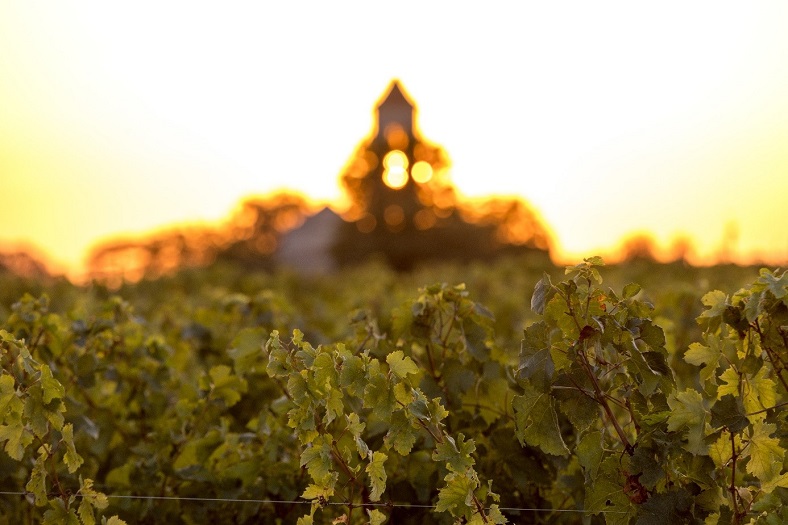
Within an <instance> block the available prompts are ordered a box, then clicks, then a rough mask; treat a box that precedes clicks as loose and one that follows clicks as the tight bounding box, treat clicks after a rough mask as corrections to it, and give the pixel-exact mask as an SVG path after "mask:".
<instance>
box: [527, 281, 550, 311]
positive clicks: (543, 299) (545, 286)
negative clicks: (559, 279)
mask: <svg viewBox="0 0 788 525" xmlns="http://www.w3.org/2000/svg"><path fill="white" fill-rule="evenodd" d="M554 294H555V289H554V288H553V283H551V282H550V276H549V275H547V274H546V273H545V274H544V275H543V276H542V279H541V280H540V281H539V282H537V283H536V286H535V287H534V294H533V295H532V296H531V310H533V311H534V313H536V314H537V315H543V314H544V309H545V306H546V305H547V303H548V302H549V301H550V299H551V298H552V296H553V295H554Z"/></svg>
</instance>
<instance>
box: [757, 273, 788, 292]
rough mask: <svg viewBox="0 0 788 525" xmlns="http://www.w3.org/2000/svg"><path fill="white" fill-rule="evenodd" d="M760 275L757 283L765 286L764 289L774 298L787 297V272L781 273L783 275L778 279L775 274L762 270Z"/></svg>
mask: <svg viewBox="0 0 788 525" xmlns="http://www.w3.org/2000/svg"><path fill="white" fill-rule="evenodd" d="M760 274H761V275H760V277H759V278H758V281H757V282H759V283H762V284H763V285H765V287H766V289H767V290H769V291H770V292H771V293H772V295H774V297H776V298H777V299H782V298H783V297H785V296H786V295H788V272H783V274H782V275H781V276H779V277H778V276H777V275H776V274H774V273H772V272H770V271H769V270H767V269H766V268H763V269H761V271H760Z"/></svg>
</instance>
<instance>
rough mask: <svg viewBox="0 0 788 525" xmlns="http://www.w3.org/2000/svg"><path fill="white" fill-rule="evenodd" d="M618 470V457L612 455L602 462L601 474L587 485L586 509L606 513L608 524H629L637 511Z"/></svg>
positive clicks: (596, 512)
mask: <svg viewBox="0 0 788 525" xmlns="http://www.w3.org/2000/svg"><path fill="white" fill-rule="evenodd" d="M618 472H619V463H618V457H615V456H611V457H609V458H607V459H606V460H605V461H603V462H602V464H601V465H600V471H599V476H598V477H597V478H596V479H595V480H594V481H593V483H591V484H590V485H588V486H587V487H586V495H585V509H586V510H587V511H589V512H591V513H593V514H599V513H604V517H605V522H606V523H607V525H628V524H629V523H630V520H631V519H632V517H633V516H635V513H636V511H635V509H634V505H633V504H632V502H631V501H630V500H629V497H628V496H627V495H626V493H625V492H624V483H623V480H621V479H620V478H621V476H620V474H619V473H618Z"/></svg>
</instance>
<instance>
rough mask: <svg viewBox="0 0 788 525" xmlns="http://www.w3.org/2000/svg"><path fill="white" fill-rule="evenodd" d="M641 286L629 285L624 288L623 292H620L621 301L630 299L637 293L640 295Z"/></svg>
mask: <svg viewBox="0 0 788 525" xmlns="http://www.w3.org/2000/svg"><path fill="white" fill-rule="evenodd" d="M640 290H641V286H640V285H639V284H637V283H629V284H628V285H626V286H625V287H624V290H623V291H622V292H621V295H622V299H632V298H633V297H635V296H636V295H637V294H638V293H640Z"/></svg>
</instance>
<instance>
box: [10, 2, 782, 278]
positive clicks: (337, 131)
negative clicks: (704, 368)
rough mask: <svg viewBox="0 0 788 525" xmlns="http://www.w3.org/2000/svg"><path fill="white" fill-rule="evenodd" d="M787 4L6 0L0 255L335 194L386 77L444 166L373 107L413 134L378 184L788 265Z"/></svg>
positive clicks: (81, 250)
mask: <svg viewBox="0 0 788 525" xmlns="http://www.w3.org/2000/svg"><path fill="white" fill-rule="evenodd" d="M414 13H417V14H418V15H417V16H414ZM381 20H385V21H386V26H387V27H408V28H409V31H410V32H411V33H412V34H418V35H420V37H419V38H418V39H407V38H386V37H385V35H382V34H381V32H380V27H381V26H380V21H381ZM786 21H788V3H786V2H783V1H780V0H763V1H759V2H755V3H719V2H717V3H709V2H689V3H688V2H678V1H675V0H669V1H667V2H661V3H660V4H659V5H653V4H650V3H640V2H623V1H618V0H616V1H613V2H608V3H603V4H598V3H593V4H589V3H583V2H570V7H569V8H567V7H566V6H564V5H558V4H554V3H550V2H533V3H527V2H526V3H522V2H503V3H495V4H494V5H490V6H487V5H485V6H483V7H480V8H478V9H470V8H467V7H465V6H464V5H460V4H457V5H446V4H443V3H424V2H416V1H415V0H403V1H402V2H400V3H398V4H397V9H394V10H392V9H390V8H388V7H387V6H386V5H383V4H380V5H378V4H370V5H368V6H365V8H364V9H362V10H359V9H358V6H356V5H355V4H352V3H348V2H345V1H344V0H338V2H332V3H319V2H309V1H308V2H306V5H304V3H286V2H285V3H268V2H248V1H241V2H233V3H230V4H226V5H225V4H218V3H201V2H197V3H194V2H186V1H183V0H173V1H171V2H163V3H162V2H151V1H149V0H143V1H142V2H135V3H134V4H126V3H122V2H102V1H99V0H79V1H77V2H51V3H45V2H41V1H39V0H30V1H22V0H19V1H15V0H11V1H6V2H0V50H1V51H0V71H2V72H3V74H2V80H0V101H2V103H0V195H2V196H3V205H2V206H0V225H2V227H1V228H0V251H14V250H15V247H19V246H31V245H32V246H33V247H34V251H36V252H38V253H43V254H44V255H45V257H46V258H47V259H48V260H49V262H50V264H52V268H54V269H62V270H64V271H67V272H68V274H69V275H70V276H72V277H75V278H80V277H81V276H82V277H84V274H85V267H86V265H87V262H88V260H87V258H88V254H89V253H90V250H91V246H93V245H95V244H96V243H97V242H99V240H106V239H112V238H116V237H117V236H119V235H120V236H122V237H124V238H125V237H129V238H132V237H133V238H139V237H141V236H144V235H147V234H149V233H150V232H158V231H161V230H162V229H165V230H166V229H168V228H171V227H173V226H174V225H184V224H198V225H215V224H217V223H221V222H222V221H226V220H227V219H228V217H229V216H230V215H231V213H232V210H233V209H234V208H235V206H236V205H237V203H238V202H240V201H242V200H243V199H244V198H245V197H246V196H248V195H250V194H258V195H259V194H269V193H272V192H275V191H277V190H280V189H283V188H290V189H293V190H297V191H301V192H304V193H305V194H306V195H307V197H308V198H309V199H310V201H311V202H313V203H316V204H317V203H322V204H332V205H334V206H336V208H337V209H339V210H340V211H341V209H342V207H343V206H344V207H347V206H348V203H347V202H343V200H342V199H343V194H342V188H341V186H340V184H339V175H340V173H342V171H343V170H344V169H345V168H346V167H348V166H347V161H348V158H350V157H351V156H352V154H353V153H354V151H355V149H354V148H356V147H357V146H358V144H359V143H360V142H361V141H363V140H365V138H369V133H370V126H371V124H372V122H373V121H372V119H371V117H372V116H373V115H374V111H375V103H376V101H377V100H378V97H380V96H381V94H382V91H383V90H384V89H385V88H386V86H388V85H389V83H390V82H391V80H392V79H394V78H397V79H399V80H400V81H401V82H402V85H403V86H404V88H405V89H406V90H407V93H408V95H409V96H410V97H411V98H412V100H413V102H414V103H415V104H416V105H417V109H418V113H417V115H416V122H417V124H418V130H419V132H420V135H419V137H427V138H429V139H430V140H434V141H435V142H436V144H439V145H440V146H441V147H442V148H443V149H444V150H445V152H446V153H447V155H448V160H450V166H448V168H450V171H448V170H447V169H446V168H447V167H445V166H440V167H439V164H438V163H436V162H435V159H433V158H431V157H430V156H431V155H432V153H431V150H430V148H429V147H428V146H429V145H422V144H415V142H416V141H414V140H411V139H409V138H408V136H407V133H405V132H404V130H402V129H399V130H398V129H397V128H396V127H392V128H390V129H385V127H384V129H383V130H382V131H383V135H384V136H383V137H381V147H387V148H388V149H389V150H390V153H389V154H391V153H393V152H396V151H399V152H400V153H401V154H402V155H403V156H404V153H403V152H408V153H411V148H412V150H413V151H412V154H413V157H412V160H413V165H412V166H408V165H407V164H406V163H399V164H396V165H395V164H392V166H391V167H387V168H386V170H385V175H384V177H385V183H386V184H387V185H388V186H389V187H392V188H402V187H405V186H407V184H408V181H409V178H410V177H412V178H413V180H414V182H416V183H417V184H425V182H422V181H424V180H427V181H428V184H429V185H433V184H434V183H435V182H436V180H437V179H440V178H441V177H444V176H446V177H449V176H450V180H451V182H452V183H453V184H455V185H456V187H457V190H458V195H459V196H460V197H461V198H480V197H485V196H495V195H507V196H512V195H516V196H521V197H523V198H525V199H526V200H527V201H528V202H529V203H530V204H531V205H532V206H533V207H534V208H535V209H536V210H537V211H538V212H539V214H540V217H541V218H542V219H543V220H544V222H545V223H546V224H547V225H549V227H550V229H551V232H552V233H553V234H554V239H553V242H554V244H553V245H552V247H553V251H552V254H553V257H554V258H555V259H557V260H558V262H567V261H568V262H572V261H576V260H577V259H578V258H582V257H585V256H588V255H591V254H596V253H600V254H603V255H606V254H611V253H616V249H617V247H618V246H620V245H621V243H622V242H623V240H625V239H627V238H629V237H631V236H632V235H633V234H634V233H637V232H646V233H648V234H649V236H650V238H651V239H652V240H653V248H654V250H655V251H656V253H657V254H658V256H664V258H668V257H670V256H671V255H670V254H671V253H672V252H673V251H675V246H674V244H675V240H676V239H685V240H688V242H689V245H690V246H691V247H692V249H691V250H684V251H685V252H686V253H687V254H688V255H687V258H688V259H689V260H690V261H691V262H696V263H704V264H705V263H714V262H716V261H719V260H726V261H735V262H754V261H764V262H766V263H768V264H769V265H774V266H777V265H784V264H786V263H788V232H787V231H786V229H785V225H786V224H788V211H787V210H788V208H786V205H785V195H788V147H786V145H788V97H786V96H785V93H788V61H786V60H785V59H784V57H785V56H788V32H786V31H785V27H786ZM471 33H472V34H474V35H477V37H478V38H473V39H470V38H468V34H471ZM209 36H210V37H209ZM361 43H363V44H361ZM417 138H418V137H417ZM406 160H407V157H406ZM422 161H423V162H427V163H429V165H431V166H433V169H434V170H435V172H434V173H433V174H432V178H431V179H429V178H428V175H427V170H426V168H422V167H420V166H423V165H421V164H420V162H422ZM381 162H383V159H382V158H378V157H376V156H375V155H374V154H371V153H367V154H364V155H361V156H360V158H358V159H356V161H355V163H356V165H355V166H349V167H348V168H349V170H348V171H349V172H350V173H352V174H356V175H357V176H359V177H361V176H363V175H364V173H367V172H368V171H369V170H375V169H380V167H379V164H380V163H381ZM389 163H391V161H389ZM378 173H379V174H380V173H382V170H381V171H379V172H378ZM448 202H449V200H448V199H443V198H441V197H439V196H436V197H435V198H434V199H433V202H432V204H430V206H433V207H434V208H433V209H434V213H435V214H438V215H445V214H450V213H452V210H451V208H450V205H449V204H448ZM358 216H359V217H360V216H361V215H360V212H359V215H358ZM439 219H440V217H439ZM363 220H365V219H362V221H363ZM410 220H411V219H410V218H408V221H410ZM413 220H414V221H415V218H414V219H413ZM441 220H442V219H441ZM282 221H284V222H283V224H282V227H285V226H286V225H287V224H288V219H286V218H283V219H282ZM378 222H379V223H380V224H372V228H373V229H374V228H375V227H380V226H381V225H382V226H386V225H385V224H384V219H383V217H379V218H378ZM358 224H359V227H362V223H361V222H360V223H358ZM423 224H426V222H425V223H423ZM363 227H364V228H369V227H370V223H369V221H367V222H364V223H363ZM733 231H735V232H736V235H735V237H734V236H732V235H731V232H733ZM511 235H512V236H513V237H515V238H516V237H517V236H518V232H516V231H513V232H511ZM263 248H265V246H263ZM129 253H131V252H129ZM127 255H128V254H127ZM124 257H126V256H125V255H124ZM128 257H130V258H135V257H137V256H136V255H134V256H131V255H129V256H128ZM135 260H136V259H135ZM108 264H109V262H108ZM113 264H114V263H113ZM160 265H161V266H162V267H164V266H166V261H163V260H162V261H161V263H160Z"/></svg>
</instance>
